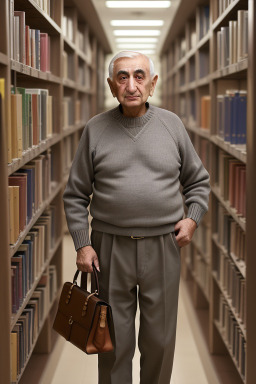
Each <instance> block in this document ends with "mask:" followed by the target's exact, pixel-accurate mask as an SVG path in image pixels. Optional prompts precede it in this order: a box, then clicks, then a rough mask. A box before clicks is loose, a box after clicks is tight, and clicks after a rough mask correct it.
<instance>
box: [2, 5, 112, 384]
mask: <svg viewBox="0 0 256 384" xmlns="http://www.w3.org/2000/svg"><path fill="white" fill-rule="evenodd" d="M50 2H51V6H52V7H51V10H52V11H53V14H51V16H52V17H50V16H49V15H48V14H47V13H46V12H44V11H43V10H42V9H41V8H40V7H39V6H38V5H37V4H36V1H35V0H15V1H13V4H14V7H15V11H16V10H20V11H24V12H25V20H26V24H27V25H28V26H29V27H30V28H31V29H39V30H40V31H41V32H46V33H48V34H49V36H50V48H51V50H50V55H51V60H50V70H51V72H43V71H40V70H37V69H35V68H32V67H30V66H27V65H24V64H22V63H20V62H17V61H15V60H13V59H11V57H10V55H11V49H10V47H8V45H9V44H10V36H11V34H10V33H9V32H10V31H9V30H8V29H9V28H10V25H11V23H10V15H9V12H10V4H9V3H10V0H6V1H3V4H2V3H1V13H0V25H1V46H0V67H1V76H2V77H3V76H4V77H5V91H6V94H5V104H4V110H3V111H1V112H3V115H4V117H5V119H4V122H3V129H1V132H0V147H1V151H0V173H1V179H0V211H1V221H0V233H1V245H2V253H3V255H4V257H3V258H2V261H1V269H0V285H1V287H0V288H1V289H0V302H1V303H2V305H3V308H4V311H2V312H1V313H0V327H1V329H2V330H3V337H2V338H1V347H2V349H3V350H4V351H5V354H4V356H3V358H2V359H0V371H1V380H2V381H3V382H4V383H10V382H11V372H10V367H11V353H12V352H11V332H12V331H13V330H14V327H15V324H16V323H17V321H18V319H19V317H20V315H21V314H22V312H23V311H24V309H25V308H26V306H27V304H28V303H29V301H30V299H31V297H32V295H33V292H34V290H35V288H36V286H37V284H38V282H39V280H40V277H41V276H42V274H43V272H44V271H45V270H46V271H48V269H49V268H48V267H49V264H53V265H55V266H56V273H57V285H58V286H57V289H58V294H57V296H56V297H58V295H59V294H60V289H61V288H62V239H63V222H64V212H63V201H62V192H63V190H64V187H65V185H66V182H67V180H66V178H67V176H68V175H67V174H64V173H65V172H64V169H65V170H66V169H68V170H70V167H68V168H66V166H65V164H64V162H63V159H65V155H66V152H65V151H67V150H71V154H70V156H69V157H68V159H69V162H72V157H73V155H74V153H75V151H76V148H77V146H78V143H79V138H80V131H81V130H82V129H83V127H84V126H85V124H86V122H87V121H88V120H89V119H90V117H92V116H94V115H95V114H96V113H99V112H101V111H102V109H101V108H102V94H99V93H98V90H99V89H102V87H103V86H104V85H103V80H102V68H103V64H104V59H105V55H106V53H110V52H111V49H110V45H109V42H108V40H107V38H106V35H105V33H104V31H103V28H102V26H101V24H100V21H99V18H98V15H97V13H96V11H95V9H94V6H93V3H92V0H88V1H86V2H84V1H83V0H72V1H70V2H69V5H70V6H71V7H73V16H74V17H73V27H74V31H73V32H74V38H75V39H76V41H77V32H78V31H80V32H81V31H84V33H85V35H86V38H87V39H88V41H89V43H90V51H91V55H90V56H88V55H86V53H84V52H82V51H81V50H80V49H79V47H78V44H74V43H73V42H71V41H69V40H68V39H67V38H66V37H65V36H64V34H63V32H62V29H61V25H62V17H63V14H64V7H65V5H67V2H66V1H64V0H50ZM65 49H66V50H67V51H68V52H71V53H72V54H73V56H74V60H73V62H72V76H73V74H74V79H77V78H78V77H79V76H78V73H79V64H80V65H82V66H83V67H84V69H87V70H88V71H90V81H91V82H90V87H88V86H81V84H80V83H79V84H78V81H77V80H74V81H73V80H70V79H63V78H62V77H61V75H60V74H61V73H62V71H63V68H62V59H61V58H62V55H63V52H64V50H65ZM7 52H8V53H7ZM98 63H100V67H98ZM102 63H103V64H102ZM68 64H69V62H68ZM69 69H70V68H69ZM68 73H71V71H69V72H68ZM12 85H13V86H15V87H22V88H45V89H48V91H49V94H50V95H51V96H52V99H53V109H54V113H53V130H54V131H55V132H54V133H53V135H52V137H50V138H47V139H46V140H44V141H42V142H40V144H38V145H36V146H32V148H29V149H27V150H25V151H23V153H22V157H21V158H18V159H12V161H11V162H10V163H9V164H8V161H7V159H8V157H7V154H8V153H7V145H6V143H7V142H8V140H7V136H8V132H9V131H11V118H12V116H13V115H12V110H11V97H10V95H11V86H12ZM66 95H69V96H71V97H72V99H73V103H72V108H73V114H74V116H76V118H77V119H80V120H81V121H80V122H79V123H76V124H74V125H72V126H71V127H69V128H68V129H67V130H64V127H63V122H62V116H63V103H62V101H63V99H64V97H65V96H66ZM87 95H88V96H87ZM78 100H79V101H80V104H78V103H76V102H77V101H78ZM79 105H80V111H79V110H78V107H79ZM68 113H69V110H68ZM70 135H72V137H70V139H68V140H67V138H68V137H69V136H70ZM56 144H57V145H56ZM49 149H52V150H51V153H52V156H51V167H52V169H51V192H50V195H49V197H48V198H47V199H46V200H45V201H44V202H43V203H42V204H41V206H40V208H39V209H38V210H37V211H36V212H35V213H34V215H33V217H32V218H31V219H30V222H29V223H28V224H27V225H26V227H25V229H24V230H23V231H22V232H21V233H20V234H19V237H18V239H17V241H16V243H15V244H13V245H11V246H10V241H9V232H10V230H9V209H8V208H9V202H8V176H10V175H11V174H13V173H14V172H16V171H18V170H20V169H21V168H22V167H23V166H24V165H25V164H27V163H29V162H30V161H31V160H33V159H35V158H37V157H38V156H39V155H40V154H42V153H43V152H45V151H47V150H49ZM52 203H54V206H55V207H56V212H57V213H58V220H56V224H55V227H54V230H55V233H56V236H59V237H58V238H57V240H56V241H55V242H54V247H53V249H51V250H50V251H49V252H48V255H47V256H45V257H46V258H47V260H45V263H44V265H43V267H42V269H41V271H40V273H39V276H37V277H36V279H35V281H34V282H33V284H32V286H31V288H30V289H29V291H28V292H27V294H26V297H25V298H24V299H23V302H22V304H21V306H20V308H19V309H18V311H17V313H16V314H13V315H12V316H11V310H12V294H11V286H12V285H11V283H12V282H11V257H12V256H14V254H15V253H16V252H17V251H18V249H19V247H20V245H21V244H22V243H23V241H24V240H25V237H26V236H27V234H28V233H29V231H30V230H31V228H33V226H34V225H35V224H36V223H37V221H38V219H40V217H41V215H42V214H43V212H44V211H45V209H47V208H48V207H49V205H51V204H52ZM40 265H41V264H40ZM47 273H48V272H47ZM55 302H56V300H55ZM52 305H53V303H51V305H50V308H48V309H47V310H46V312H45V314H44V321H43V322H42V324H41V326H40V329H39V332H38V336H39V335H40V332H43V333H41V337H40V339H41V338H42V337H45V338H46V340H47V348H46V349H47V350H45V349H44V348H45V346H43V345H41V341H39V343H37V340H35V341H34V343H33V346H32V349H31V351H30V353H29V356H27V357H26V356H25V359H26V363H25V367H24V368H23V369H22V371H21V372H20V374H19V376H18V377H17V380H16V381H15V382H16V383H18V382H20V380H21V378H22V376H23V372H24V371H25V369H26V366H27V364H28V362H29V360H30V357H31V355H32V353H33V350H34V347H35V346H36V345H37V348H36V350H37V352H38V351H40V352H42V353H45V352H49V350H48V349H50V348H51V341H52V329H51V327H50V325H49V321H47V322H45V320H47V319H50V316H52V314H51V313H50V311H51V308H52ZM44 323H45V324H44ZM44 359H45V357H44ZM29 369H30V368H29ZM32 371H33V367H32ZM33 373H34V372H32V376H33ZM25 375H26V374H25Z"/></svg>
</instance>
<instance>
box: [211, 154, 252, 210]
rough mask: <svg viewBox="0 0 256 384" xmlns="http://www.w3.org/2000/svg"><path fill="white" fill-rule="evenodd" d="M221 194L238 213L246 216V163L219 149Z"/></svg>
mask: <svg viewBox="0 0 256 384" xmlns="http://www.w3.org/2000/svg"><path fill="white" fill-rule="evenodd" d="M218 161H219V180H218V181H219V188H220V194H221V196H222V197H223V198H224V200H225V201H228V202H229V204H230V206H231V207H233V208H235V209H236V213H237V214H238V215H241V216H243V217H245V216H246V165H245V164H243V163H241V161H239V160H237V159H235V158H234V157H232V156H231V155H229V154H227V153H226V152H224V151H222V150H221V149H219V156H218Z"/></svg>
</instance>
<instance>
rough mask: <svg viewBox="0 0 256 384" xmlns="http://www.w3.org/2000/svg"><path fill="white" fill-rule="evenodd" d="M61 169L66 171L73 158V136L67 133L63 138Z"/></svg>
mask: <svg viewBox="0 0 256 384" xmlns="http://www.w3.org/2000/svg"><path fill="white" fill-rule="evenodd" d="M63 154H64V156H63V170H64V173H66V172H68V170H69V168H70V166H71V163H72V160H73V158H74V136H73V135H69V136H67V137H65V138H64V151H63Z"/></svg>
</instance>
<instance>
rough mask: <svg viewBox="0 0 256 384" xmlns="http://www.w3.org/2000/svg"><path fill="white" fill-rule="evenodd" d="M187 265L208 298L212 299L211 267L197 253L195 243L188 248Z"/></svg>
mask: <svg viewBox="0 0 256 384" xmlns="http://www.w3.org/2000/svg"><path fill="white" fill-rule="evenodd" d="M186 263H187V264H188V266H189V268H190V270H191V271H192V273H193V274H194V276H195V278H196V281H197V283H198V285H199V286H200V288H201V290H202V291H203V292H204V294H205V296H206V298H207V299H208V300H209V297H210V267H209V264H207V261H206V259H205V258H204V257H203V256H202V255H201V254H200V253H199V252H198V251H197V247H195V245H194V243H191V244H190V245H189V247H187V248H186Z"/></svg>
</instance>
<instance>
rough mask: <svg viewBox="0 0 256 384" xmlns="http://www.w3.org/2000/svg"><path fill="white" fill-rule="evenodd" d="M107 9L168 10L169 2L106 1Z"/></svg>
mask: <svg viewBox="0 0 256 384" xmlns="http://www.w3.org/2000/svg"><path fill="white" fill-rule="evenodd" d="M106 6H107V7H108V8H169V7H170V6H171V2H170V1H137V0H134V1H106Z"/></svg>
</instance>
